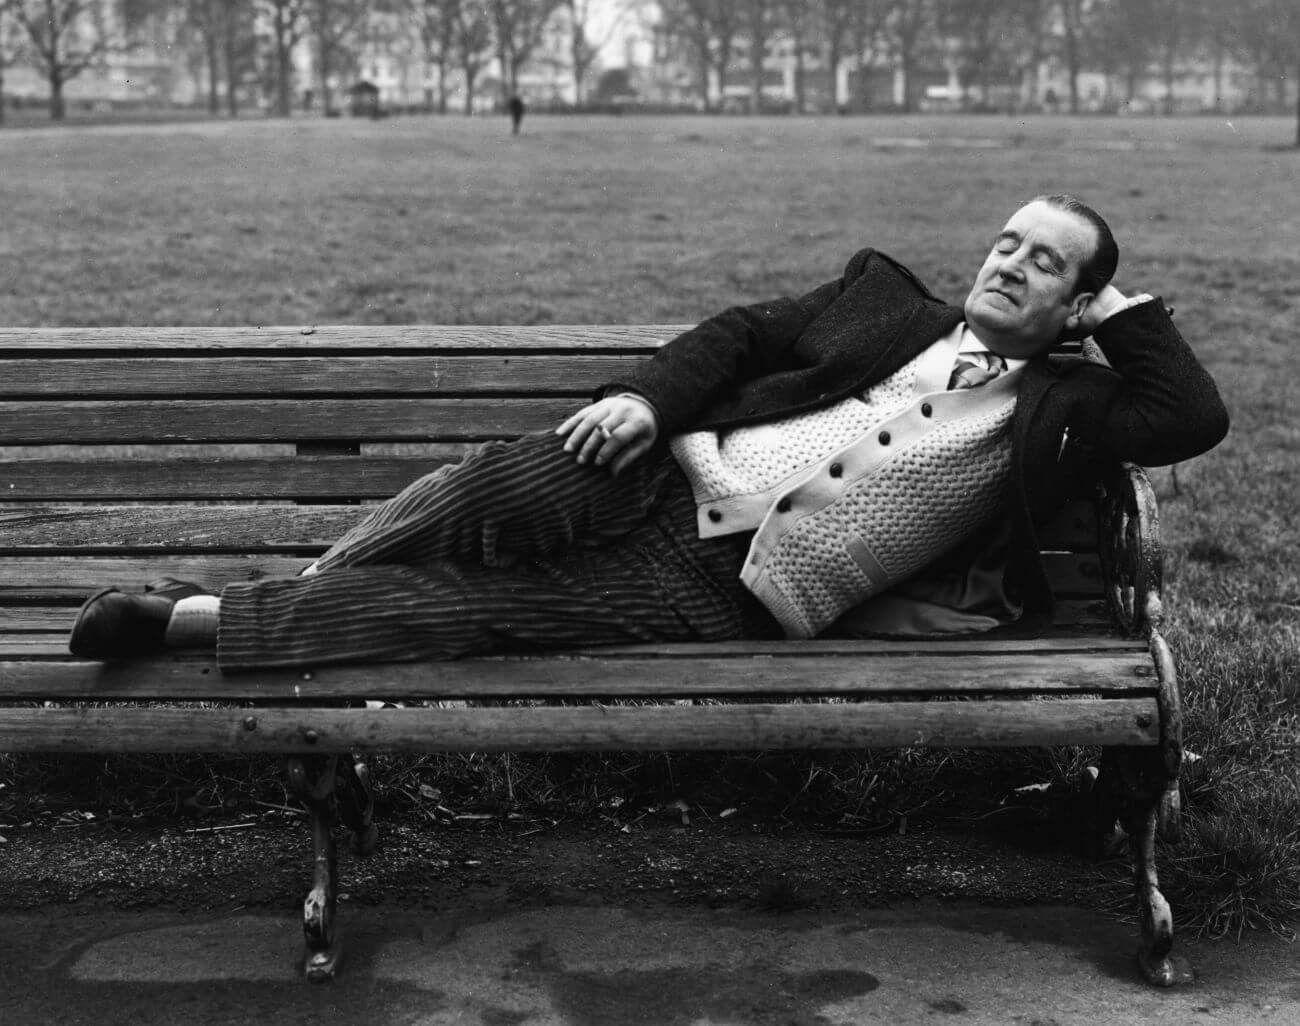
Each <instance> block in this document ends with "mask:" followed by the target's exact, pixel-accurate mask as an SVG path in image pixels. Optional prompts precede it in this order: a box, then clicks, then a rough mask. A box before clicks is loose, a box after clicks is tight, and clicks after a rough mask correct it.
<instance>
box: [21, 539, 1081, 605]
mask: <svg viewBox="0 0 1300 1026" xmlns="http://www.w3.org/2000/svg"><path fill="white" fill-rule="evenodd" d="M321 549H322V550H323V549H324V546H321ZM315 554H316V552H315V550H308V549H307V547H306V546H304V551H303V552H302V553H301V554H299V555H278V554H276V553H275V552H274V551H271V552H254V553H226V552H220V551H219V552H216V553H213V554H210V555H194V554H186V553H184V552H181V553H177V554H174V555H157V556H154V555H126V556H0V598H3V599H4V600H5V601H8V602H9V603H10V604H13V605H17V604H19V603H20V602H26V601H28V599H30V600H34V601H35V602H38V603H39V602H41V601H44V600H49V599H59V598H66V597H70V596H75V595H77V594H78V593H79V592H80V593H88V592H90V591H94V590H96V589H98V588H102V587H106V586H108V585H110V584H111V585H116V586H118V587H126V588H138V587H142V586H143V585H144V584H145V582H147V581H151V580H153V579H154V578H156V577H179V578H181V579H182V580H187V581H193V582H194V583H195V584H199V585H201V586H203V587H205V588H208V589H212V590H215V589H218V588H220V587H222V586H223V585H225V584H227V583H229V582H231V581H242V580H256V579H260V578H263V577H292V576H294V575H296V574H297V573H298V572H299V571H300V570H301V569H302V568H303V566H304V565H305V564H306V563H307V562H309V561H310V557H311V556H312V555H315ZM1044 561H1045V563H1046V565H1047V573H1048V578H1049V580H1051V582H1052V586H1053V591H1054V593H1058V594H1065V595H1071V596H1076V597H1077V596H1080V595H1100V594H1101V578H1100V568H1099V566H1098V563H1097V557H1096V556H1094V555H1091V554H1075V553H1056V554H1053V553H1048V554H1047V555H1046V556H1045V557H1044Z"/></svg>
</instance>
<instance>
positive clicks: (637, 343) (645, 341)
mask: <svg viewBox="0 0 1300 1026" xmlns="http://www.w3.org/2000/svg"><path fill="white" fill-rule="evenodd" d="M690 327H692V325H689V324H608V325H599V324H596V325H592V324H537V325H518V324H506V325H474V324H465V325H418V324H417V325H381V324H366V325H359V324H343V325H309V326H303V327H293V326H280V327H264V328H248V327H242V328H228V327H213V328H168V327H161V328H160V327H122V328H114V327H107V328H4V329H0V356H14V357H22V356H24V355H29V354H31V353H33V352H34V353H38V354H40V355H41V356H54V355H58V354H64V355H67V354H76V355H87V354H92V353H120V354H124V355H130V354H133V353H149V354H152V355H157V356H166V355H176V354H189V353H203V352H225V353H231V352H232V351H247V352H250V353H257V352H272V353H275V354H277V355H284V354H289V353H301V354H303V355H308V356H310V355H321V354H324V353H329V354H336V353H337V354H348V353H351V354H355V355H372V354H374V355H380V354H383V353H387V352H395V351H397V352H400V351H413V350H418V351H424V352H440V351H446V352H456V353H465V352H474V351H476V350H482V351H484V352H489V353H493V354H496V353H500V352H501V351H503V350H509V349H517V350H520V351H531V352H535V351H539V350H540V351H545V350H554V351H573V350H577V351H584V350H585V351H592V350H607V351H610V352H616V353H628V352H630V353H637V352H641V353H649V352H652V351H653V350H654V349H655V348H656V347H658V346H660V345H662V344H663V343H664V342H667V341H669V340H670V339H672V338H674V337H676V336H677V335H679V334H681V332H683V331H685V330H687V329H688V328H690Z"/></svg>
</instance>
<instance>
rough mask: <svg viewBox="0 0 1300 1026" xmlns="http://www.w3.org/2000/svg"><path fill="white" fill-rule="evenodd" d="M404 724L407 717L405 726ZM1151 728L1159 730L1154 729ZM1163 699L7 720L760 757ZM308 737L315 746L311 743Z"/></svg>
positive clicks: (1133, 728) (298, 744)
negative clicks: (740, 753) (781, 751)
mask: <svg viewBox="0 0 1300 1026" xmlns="http://www.w3.org/2000/svg"><path fill="white" fill-rule="evenodd" d="M394 712H397V714H396V715H394ZM1144 724H1145V725H1144ZM1158 724H1159V715H1158V713H1157V709H1156V701H1155V699H1154V698H1137V699H1130V698H1116V699H1106V700H1102V701H1096V700H1088V699H1059V700H1053V701H1044V702H1007V701H974V702H925V703H917V702H871V703H866V704H860V705H858V704H847V705H846V704H837V705H833V706H831V705H821V704H814V705H809V704H802V703H799V704H781V705H772V704H752V705H709V706H699V705H691V706H662V707H652V708H651V707H637V708H628V707H617V706H579V707H547V708H537V707H528V708H513V709H512V708H486V709H483V708H476V709H438V708H416V709H410V708H408V709H403V710H400V712H398V711H388V712H387V714H386V712H385V710H368V709H311V710H297V709H263V708H257V709H230V708H202V709H177V708H140V707H121V706H109V707H82V708H75V709H57V708H56V709H46V708H17V709H14V708H5V709H0V750H5V751H10V752H244V753H252V752H264V753H275V754H281V753H284V754H288V753H304V754H310V753H315V752H372V751H387V752H429V751H445V752H499V751H579V750H580V751H664V750H694V751H700V750H707V751H753V750H758V749H776V748H780V749H832V748H850V749H851V748H867V747H906V746H911V745H929V746H936V747H1022V746H1027V745H1066V744H1089V745H1140V746H1151V745H1155V744H1157V743H1158V741H1159V737H1158V735H1159V727H1158ZM308 731H312V732H314V733H315V740H314V741H308V740H307V734H308Z"/></svg>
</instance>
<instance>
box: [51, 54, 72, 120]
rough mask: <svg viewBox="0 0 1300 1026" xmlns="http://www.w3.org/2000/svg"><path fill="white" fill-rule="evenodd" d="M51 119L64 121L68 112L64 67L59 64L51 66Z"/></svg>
mask: <svg viewBox="0 0 1300 1026" xmlns="http://www.w3.org/2000/svg"><path fill="white" fill-rule="evenodd" d="M49 81H50V120H51V121H62V120H63V119H64V117H65V116H66V115H67V113H68V107H67V104H66V103H64V100H63V69H62V68H60V67H59V66H58V65H55V66H54V67H52V68H50V71H49Z"/></svg>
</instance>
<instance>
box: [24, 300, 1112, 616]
mask: <svg viewBox="0 0 1300 1026" xmlns="http://www.w3.org/2000/svg"><path fill="white" fill-rule="evenodd" d="M680 330H682V326H675V325H642V326H625V325H619V326H596V327H592V326H540V327H538V326H530V327H477V326H476V327H381V326H374V327H330V328H324V327H322V328H307V329H294V328H250V329H231V328H130V329H127V328H105V329H28V330H24V329H10V330H6V331H0V615H3V616H4V618H5V619H6V620H8V626H9V628H10V629H13V628H14V627H18V629H23V625H26V629H30V630H33V631H51V632H54V631H63V630H66V629H67V626H68V624H69V623H70V617H71V612H72V610H74V609H75V607H76V605H77V604H78V603H79V602H80V601H81V600H82V599H83V598H84V597H85V596H86V595H87V594H88V593H89V592H91V591H92V590H94V589H95V588H98V587H102V586H104V585H106V584H119V585H124V586H131V587H136V586H138V585H139V584H140V583H141V582H143V581H145V580H149V579H150V578H152V577H156V576H160V575H162V574H173V575H175V576H180V577H184V578H188V579H193V580H196V581H198V582H200V583H203V584H205V585H208V586H210V587H218V586H220V585H221V584H223V583H225V582H228V581H231V580H237V579H246V578H251V577H258V576H263V575H275V574H290V573H294V572H296V571H297V570H298V569H299V568H300V567H301V566H302V565H303V564H304V563H305V562H307V561H309V560H310V559H311V558H312V557H313V556H314V555H316V554H318V553H319V552H321V551H322V550H323V549H324V548H325V547H326V546H327V545H328V544H329V543H330V542H331V541H332V540H333V539H334V538H335V537H337V536H338V535H339V534H341V533H342V532H343V531H344V530H345V529H346V528H347V527H349V526H350V525H351V524H352V523H354V522H355V521H356V519H357V517H358V515H359V514H358V510H357V508H356V506H357V504H358V503H361V502H368V501H375V500H380V499H383V498H386V497H388V496H389V495H392V494H393V493H395V492H396V491H398V490H400V489H401V488H402V487H403V486H404V485H405V484H406V483H408V482H409V481H411V480H413V479H414V478H415V477H417V476H419V475H420V474H423V473H426V472H428V471H429V470H431V469H432V468H434V467H436V466H438V465H439V464H442V463H445V462H447V461H449V460H456V459H458V458H459V457H460V456H461V454H462V453H463V452H464V451H465V449H466V448H467V447H468V446H471V445H473V444H475V443H477V442H480V441H483V440H485V439H492V438H508V437H513V436H517V435H519V434H521V433H524V432H527V431H531V430H536V429H545V428H550V427H553V426H555V425H556V424H558V423H559V422H560V420H561V419H562V418H563V417H564V416H566V415H567V414H568V413H570V412H571V411H572V410H574V409H575V408H577V407H578V406H579V405H581V404H582V403H584V402H586V401H587V400H588V398H589V397H590V395H591V393H592V389H593V388H594V387H595V386H597V385H598V384H600V383H601V382H603V381H606V380H609V379H610V378H612V377H614V376H616V375H617V374H618V373H619V371H620V369H621V368H623V367H625V366H627V365H628V363H629V362H631V361H636V360H639V359H641V358H642V357H644V356H645V355H646V354H648V353H651V352H653V350H654V349H655V348H656V347H657V346H658V345H659V344H661V343H662V342H664V341H665V340H667V339H669V338H671V337H673V335H675V334H676V333H677V332H679V331H680ZM1093 505H1094V504H1093V502H1092V501H1091V499H1090V497H1087V496H1084V497H1081V500H1080V501H1078V502H1076V503H1073V504H1072V505H1071V506H1070V507H1069V508H1068V509H1067V510H1066V512H1065V514H1064V515H1063V516H1062V517H1061V518H1060V519H1059V520H1058V522H1057V523H1056V524H1054V525H1053V526H1052V528H1051V529H1050V530H1049V531H1047V532H1046V533H1045V535H1044V538H1043V547H1044V550H1045V552H1047V553H1049V556H1048V565H1049V573H1050V576H1051V578H1052V581H1053V585H1054V588H1055V589H1056V591H1057V593H1058V596H1059V597H1060V598H1061V599H1063V600H1064V601H1063V602H1062V607H1061V614H1060V619H1061V625H1062V627H1063V628H1066V629H1068V628H1072V627H1078V626H1081V625H1082V626H1090V625H1096V624H1098V623H1100V622H1102V620H1103V618H1104V617H1103V615H1102V613H1101V609H1100V600H1101V598H1102V582H1101V577H1100V572H1099V569H1098V562H1097V558H1096V544H1097V537H1096V535H1097V532H1096V519H1095V515H1094V510H1093Z"/></svg>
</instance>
